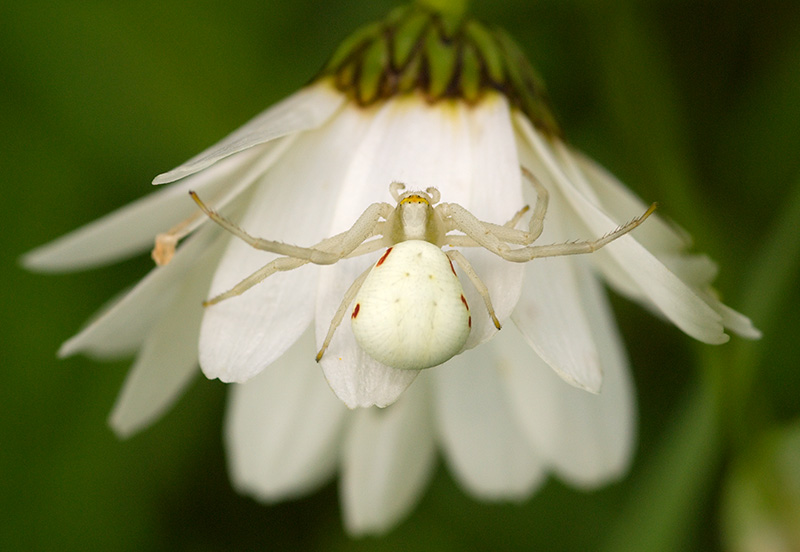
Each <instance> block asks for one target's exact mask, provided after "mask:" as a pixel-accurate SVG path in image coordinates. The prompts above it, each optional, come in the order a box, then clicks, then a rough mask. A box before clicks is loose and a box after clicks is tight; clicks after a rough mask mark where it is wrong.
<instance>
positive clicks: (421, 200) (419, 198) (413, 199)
mask: <svg viewBox="0 0 800 552" xmlns="http://www.w3.org/2000/svg"><path fill="white" fill-rule="evenodd" d="M404 203H424V204H425V205H430V204H431V203H430V201H428V200H427V198H424V197H422V196H421V195H417V194H412V195H410V196H408V197H404V198H403V199H402V200H400V205H402V204H404Z"/></svg>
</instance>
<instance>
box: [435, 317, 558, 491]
mask: <svg viewBox="0 0 800 552" xmlns="http://www.w3.org/2000/svg"><path fill="white" fill-rule="evenodd" d="M505 332H506V330H505V329H503V330H502V331H501V332H500V333H499V334H498V336H496V337H495V338H494V339H493V340H492V341H490V342H489V343H486V344H484V345H482V346H480V347H476V348H475V349H472V350H470V351H467V352H465V353H463V354H461V355H459V356H457V357H456V358H454V359H452V360H450V361H449V362H448V363H446V364H444V365H442V366H440V367H438V368H435V369H434V371H433V373H432V375H433V376H434V397H435V398H434V408H435V414H436V424H437V427H438V432H439V439H440V440H441V442H442V446H443V451H444V456H445V459H446V460H447V463H448V465H449V466H450V469H451V470H452V472H453V475H454V476H455V478H456V479H457V480H458V481H459V482H460V483H461V485H462V486H463V487H465V488H466V489H467V490H468V491H470V492H471V493H472V494H474V495H475V496H477V497H479V498H482V499H487V500H497V499H520V500H521V499H523V498H525V497H527V496H528V495H530V493H531V492H533V490H534V489H535V488H536V487H537V486H538V485H539V484H540V483H541V482H542V480H543V478H544V470H543V462H542V460H541V458H540V457H539V456H538V455H537V454H536V453H535V452H534V450H533V449H532V447H531V445H530V443H529V440H528V439H527V438H526V437H525V434H524V433H523V431H522V428H521V426H520V425H519V423H518V422H517V419H516V416H515V413H514V412H513V410H512V408H511V404H510V402H509V396H508V392H507V391H506V385H505V384H504V383H503V380H504V379H505V378H506V377H507V376H506V370H507V366H506V365H507V364H508V362H509V361H510V360H509V358H508V354H507V352H506V351H505V350H503V349H502V348H501V347H499V346H497V345H496V344H497V343H502V339H501V336H502V335H503V334H504V333H505ZM498 340H500V341H498Z"/></svg>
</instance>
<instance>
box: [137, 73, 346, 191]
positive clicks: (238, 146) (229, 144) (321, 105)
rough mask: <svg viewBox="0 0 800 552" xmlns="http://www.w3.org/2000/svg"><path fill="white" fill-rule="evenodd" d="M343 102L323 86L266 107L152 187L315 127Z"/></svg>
mask: <svg viewBox="0 0 800 552" xmlns="http://www.w3.org/2000/svg"><path fill="white" fill-rule="evenodd" d="M346 99H347V98H346V96H345V95H344V94H341V93H340V92H337V91H335V90H334V89H333V88H332V87H331V86H330V85H328V84H327V83H318V84H316V85H313V86H309V87H307V88H304V89H302V90H300V91H299V92H296V93H295V94H293V95H291V96H289V97H288V98H286V99H285V100H283V101H281V102H280V103H278V104H276V105H274V106H272V107H270V108H269V109H267V110H266V111H264V112H263V113H262V114H261V115H258V116H257V117H256V118H254V119H253V120H251V121H250V122H248V123H247V124H245V125H244V126H243V127H241V128H239V129H238V130H236V131H234V132H233V133H231V134H230V135H228V136H227V137H225V138H223V139H222V140H221V141H220V142H218V143H216V144H214V145H213V146H211V147H210V148H208V149H207V150H205V151H203V152H202V153H199V154H198V155H196V156H194V157H192V158H191V159H189V160H188V161H187V162H186V163H184V164H183V165H181V166H179V167H177V168H175V169H172V170H171V171H169V172H167V173H164V174H161V175H159V176H157V177H156V178H155V180H153V184H164V183H167V182H172V181H175V180H178V179H179V178H184V177H186V176H188V175H190V174H194V173H196V172H197V171H200V170H203V169H205V168H206V167H208V166H210V165H212V164H213V163H216V162H217V161H219V160H220V159H223V158H225V157H228V156H229V155H233V154H234V153H238V152H241V151H244V150H246V149H248V148H251V147H253V146H256V145H258V144H263V143H264V142H269V141H270V140H275V139H276V138H280V137H282V136H287V135H289V134H293V133H296V132H302V131H305V130H309V129H313V128H316V127H318V126H320V125H321V124H323V123H324V122H325V121H327V120H328V119H329V118H330V117H331V116H332V115H333V114H334V113H335V112H336V110H337V109H339V108H340V107H341V106H342V104H343V103H344V102H345V100H346Z"/></svg>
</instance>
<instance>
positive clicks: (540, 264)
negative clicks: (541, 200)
mask: <svg viewBox="0 0 800 552" xmlns="http://www.w3.org/2000/svg"><path fill="white" fill-rule="evenodd" d="M558 200H559V198H557V197H554V198H552V201H551V207H550V211H549V213H548V214H549V216H548V217H547V223H546V224H545V227H544V230H543V232H542V235H541V237H540V239H539V240H538V241H537V243H543V244H550V243H560V242H563V241H565V239H566V238H565V235H564V230H563V225H562V221H561V217H560V213H559V210H558ZM577 268H578V267H577V265H576V262H575V259H574V258H567V257H563V258H556V259H534V260H533V261H531V263H529V265H528V266H527V267H526V270H525V280H524V286H523V289H524V292H523V294H522V297H521V298H520V300H519V302H518V303H517V307H516V309H515V310H514V313H513V314H512V319H513V320H514V323H515V324H516V325H517V327H518V328H519V330H520V331H521V332H522V334H523V335H524V336H525V338H526V340H527V341H528V343H529V344H530V346H531V347H532V348H533V349H534V351H536V353H537V354H538V355H539V357H541V358H542V359H543V360H544V361H545V362H546V363H547V364H548V365H549V366H550V367H551V368H552V369H553V370H555V371H556V373H558V375H559V376H561V377H562V378H563V379H564V381H566V382H568V383H569V384H571V385H574V386H576V387H580V388H582V389H584V390H586V391H590V392H592V393H597V392H598V391H599V390H600V384H601V383H602V380H603V373H602V367H601V364H600V359H599V355H598V353H597V347H596V345H595V343H594V339H593V338H592V328H591V326H590V320H589V318H588V314H587V313H586V306H585V305H584V304H583V302H582V301H581V294H580V290H579V285H580V284H579V281H578V276H577V275H576V273H575V271H576V270H577Z"/></svg>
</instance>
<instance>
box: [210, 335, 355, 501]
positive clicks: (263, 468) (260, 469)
mask: <svg viewBox="0 0 800 552" xmlns="http://www.w3.org/2000/svg"><path fill="white" fill-rule="evenodd" d="M313 347H314V337H313V334H312V333H311V330H310V329H309V330H308V331H306V332H305V334H303V336H301V337H300V339H298V340H297V342H296V343H295V344H294V345H293V346H292V347H291V348H290V349H289V350H288V351H287V352H286V353H285V354H284V355H283V356H282V357H281V358H279V359H278V360H276V361H275V362H274V363H272V364H271V365H270V366H269V367H267V368H266V369H265V370H264V371H262V372H261V373H260V374H259V375H258V376H256V377H254V378H252V379H250V380H249V381H247V382H246V383H241V384H234V385H233V386H232V389H231V393H230V396H229V399H228V400H229V401H230V402H229V403H228V412H227V415H226V421H225V441H226V447H227V454H228V466H229V470H230V476H231V480H232V481H233V484H234V485H235V486H236V488H237V489H238V490H239V491H240V492H242V493H246V494H249V495H252V496H255V497H256V498H258V499H260V500H264V501H276V500H281V499H285V498H289V497H294V496H298V495H301V494H305V493H307V492H311V491H312V490H314V489H315V488H316V487H318V486H319V485H321V484H323V483H324V482H325V481H327V480H328V479H329V478H330V477H332V476H333V473H334V470H335V469H336V465H337V462H338V459H339V446H340V445H339V441H340V438H341V434H342V430H343V427H344V423H345V420H346V418H347V415H348V414H349V412H348V410H347V408H345V406H344V405H343V404H342V403H341V401H339V399H337V398H336V396H335V395H334V394H333V393H331V390H330V388H329V387H328V386H327V385H326V384H325V380H324V378H322V376H321V374H320V373H319V367H318V366H317V365H316V364H315V363H314V360H313V358H310V357H309V356H308V351H309V350H312V349H313Z"/></svg>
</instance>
